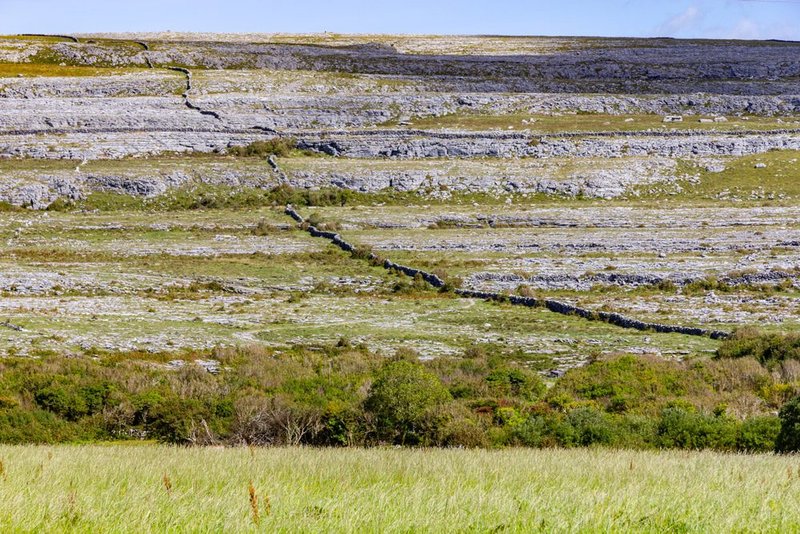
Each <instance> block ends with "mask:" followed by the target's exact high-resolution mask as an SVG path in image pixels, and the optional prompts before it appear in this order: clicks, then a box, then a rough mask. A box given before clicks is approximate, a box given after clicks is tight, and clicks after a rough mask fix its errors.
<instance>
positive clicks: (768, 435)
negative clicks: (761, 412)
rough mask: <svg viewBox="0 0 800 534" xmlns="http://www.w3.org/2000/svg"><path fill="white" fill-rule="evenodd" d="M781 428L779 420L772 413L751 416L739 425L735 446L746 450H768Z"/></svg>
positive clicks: (772, 447) (773, 445) (773, 443)
mask: <svg viewBox="0 0 800 534" xmlns="http://www.w3.org/2000/svg"><path fill="white" fill-rule="evenodd" d="M780 430H781V420H780V419H779V418H777V417H775V416H772V415H766V416H760V417H751V418H749V419H746V420H745V421H744V422H742V424H741V425H740V426H739V432H738V434H737V436H736V448H737V449H738V450H740V451H747V452H769V451H772V450H774V449H775V440H776V439H777V437H778V433H779V432H780Z"/></svg>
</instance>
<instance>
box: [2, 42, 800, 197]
mask: <svg viewBox="0 0 800 534" xmlns="http://www.w3.org/2000/svg"><path fill="white" fill-rule="evenodd" d="M798 58H800V45H798V44H795V43H783V42H717V41H676V40H671V39H655V40H641V39H576V38H563V39H556V38H497V37H456V38H450V39H443V38H436V37H430V38H428V37H392V36H362V37H351V36H338V35H327V34H325V35H311V36H287V35H256V36H246V37H243V36H223V35H179V34H154V35H102V36H101V35H92V36H90V35H86V36H62V37H45V36H16V37H13V36H10V37H4V38H2V39H0V99H1V100H2V106H0V157H2V158H8V159H10V160H11V161H16V160H18V159H20V158H34V159H41V160H72V161H74V165H70V166H69V167H68V170H64V169H60V170H58V171H57V172H47V173H31V172H28V171H27V170H25V169H18V168H15V166H14V165H5V167H4V168H3V174H4V180H3V182H4V183H3V187H2V188H0V189H2V190H1V191H0V199H2V200H4V201H6V202H10V203H12V204H16V205H26V206H32V207H36V208H42V207H46V206H47V205H49V204H50V203H51V202H53V201H54V200H56V199H57V198H60V197H66V198H71V199H75V198H81V197H83V196H85V195H86V194H88V193H90V192H91V191H96V190H114V191H118V192H123V193H130V194H132V195H144V196H148V195H157V194H160V193H163V192H164V191H166V190H168V189H170V188H173V187H175V186H186V185H187V184H189V183H205V184H208V183H217V182H218V183H222V184H231V183H233V184H235V185H246V186H256V187H273V186H274V185H276V184H278V183H286V184H288V185H291V186H296V187H312V188H317V187H326V186H334V187H345V188H348V187H352V188H356V189H359V190H364V191H376V190H381V189H386V188H395V187H399V188H401V189H403V190H409V189H423V188H429V187H434V188H439V187H440V186H446V187H453V186H455V187H456V188H458V187H459V184H461V185H463V184H468V187H467V188H468V189H469V190H471V191H481V190H483V191H504V190H512V191H523V192H530V193H537V194H538V193H545V194H558V195H577V194H580V195H589V196H599V197H613V196H619V195H621V194H624V193H626V192H630V191H631V190H632V189H631V188H632V187H633V186H635V185H637V184H648V183H653V182H654V181H655V182H665V183H669V182H671V181H675V180H680V179H686V178H691V176H692V173H688V174H687V173H686V172H685V165H678V163H680V162H682V161H684V160H689V161H691V162H692V163H693V164H696V165H699V166H700V168H704V169H705V168H710V169H724V168H725V166H726V163H725V161H724V160H725V158H730V157H741V156H747V155H754V154H756V155H757V154H765V153H767V152H769V151H773V150H797V149H800V122H798V117H800V90H798V85H797V81H798V77H800V59H798ZM665 121H667V122H665ZM276 136H280V137H286V138H292V139H293V140H296V142H297V146H298V147H299V148H301V149H306V150H310V151H314V152H318V153H320V154H324V155H327V156H333V157H335V158H336V160H334V161H333V162H331V163H329V164H327V165H326V166H324V169H322V168H321V167H320V166H319V165H312V166H311V167H303V168H298V169H295V172H289V173H287V174H283V175H278V174H275V173H273V172H272V170H273V169H271V168H270V167H268V166H267V165H266V164H262V165H261V166H260V167H259V166H254V168H251V169H248V170H247V171H243V170H242V169H241V168H237V167H236V165H234V163H233V162H231V161H229V160H227V159H225V158H222V157H219V158H218V159H219V161H216V162H215V165H216V171H217V172H214V173H209V172H207V171H206V170H203V169H201V170H199V171H198V172H196V173H188V174H187V173H185V172H184V173H183V174H180V173H179V174H180V177H179V178H176V175H175V172H174V170H173V171H169V172H166V173H165V172H154V171H153V167H152V166H151V165H138V164H132V165H131V166H130V168H128V169H126V172H124V173H123V172H115V173H107V172H106V173H96V172H92V171H90V169H91V165H89V166H85V167H84V165H85V164H86V163H87V162H94V161H101V162H102V161H105V160H114V159H120V158H131V157H133V158H143V157H148V158H154V157H155V158H158V157H162V156H163V155H165V154H172V153H210V154H217V155H221V154H224V153H225V152H226V151H228V150H229V149H230V148H231V147H233V146H244V145H248V144H250V143H253V142H256V141H260V140H267V139H271V138H274V137H276ZM442 158H446V159H448V160H451V161H452V160H464V159H468V160H475V159H476V158H477V159H484V158H491V159H493V160H499V161H503V162H504V165H503V168H497V167H496V166H495V167H494V168H492V169H484V171H485V172H487V173H488V174H484V175H480V173H478V174H479V175H478V176H475V170H474V169H472V173H471V174H470V173H456V175H455V176H453V175H449V176H445V177H442V176H441V171H438V172H434V173H425V174H420V173H419V172H418V171H416V170H415V169H416V168H418V167H419V166H420V165H424V162H425V161H427V160H432V159H436V160H439V159H442ZM558 158H571V159H577V160H581V159H584V160H590V159H591V163H590V164H587V165H584V166H583V167H584V169H583V170H582V169H581V168H580V167H581V165H578V167H579V168H578V169H577V170H575V171H574V172H571V173H570V172H567V173H564V172H563V169H562V167H563V166H559V165H557V164H553V165H550V164H548V162H549V161H552V160H553V159H558ZM626 158H639V159H640V160H641V159H642V158H644V159H647V158H658V159H656V160H654V161H659V162H660V163H659V164H658V169H656V170H654V169H651V168H647V166H646V165H644V166H643V165H641V164H638V163H636V164H633V165H630V166H629V165H624V164H623V165H620V164H619V162H620V161H624V160H625V159H626ZM376 159H377V160H407V161H408V164H409V168H408V169H402V168H398V167H397V166H395V167H393V169H392V171H391V172H389V173H387V171H386V170H385V169H376V166H375V165H373V164H369V162H368V161H367V160H369V161H372V160H376ZM352 160H365V162H364V163H365V164H364V165H360V164H359V163H358V161H355V162H354V161H352ZM336 161H340V162H341V164H337V163H336ZM528 161H536V162H539V163H538V164H537V165H536V166H535V167H537V168H536V169H533V168H532V167H531V165H529V164H528V163H526V162H528ZM295 167H297V166H295ZM301 167H302V166H301ZM588 167H591V172H589V171H587V170H586V168H588ZM220 168H224V169H225V170H224V172H221V173H220V172H218V171H219V170H220ZM253 174H255V175H258V176H259V179H258V180H256V181H254V180H252V179H250V178H248V177H249V176H252V175H253ZM220 176H221V177H220ZM142 184H146V185H142Z"/></svg>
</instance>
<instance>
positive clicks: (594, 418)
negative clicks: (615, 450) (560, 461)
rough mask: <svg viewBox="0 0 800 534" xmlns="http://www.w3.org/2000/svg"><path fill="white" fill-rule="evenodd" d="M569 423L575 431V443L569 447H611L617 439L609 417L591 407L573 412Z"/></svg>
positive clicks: (568, 417) (573, 434)
mask: <svg viewBox="0 0 800 534" xmlns="http://www.w3.org/2000/svg"><path fill="white" fill-rule="evenodd" d="M567 422H568V423H569V425H570V426H571V427H572V429H573V432H572V439H573V441H572V443H569V444H568V445H579V446H581V447H588V446H591V445H610V444H612V443H613V442H614V440H615V438H616V433H617V431H616V429H615V428H614V425H613V424H612V423H611V421H610V420H609V417H608V416H607V415H606V414H604V413H602V412H600V411H598V410H595V409H594V408H591V407H583V408H577V409H575V410H572V411H571V412H570V413H569V415H568V416H567Z"/></svg>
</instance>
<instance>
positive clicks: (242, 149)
mask: <svg viewBox="0 0 800 534" xmlns="http://www.w3.org/2000/svg"><path fill="white" fill-rule="evenodd" d="M296 148H297V141H296V140H295V139H292V138H288V137H275V138H274V139H268V140H266V141H254V142H252V143H250V144H249V145H246V146H234V147H230V148H229V149H228V154H230V155H231V156H236V157H238V158H268V157H269V156H279V157H286V156H288V155H290V154H291V153H292V151H293V150H295V149H296Z"/></svg>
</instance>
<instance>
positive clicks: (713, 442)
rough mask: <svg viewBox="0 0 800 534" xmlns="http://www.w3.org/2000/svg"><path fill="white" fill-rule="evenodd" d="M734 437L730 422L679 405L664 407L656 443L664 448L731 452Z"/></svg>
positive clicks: (725, 418)
mask: <svg viewBox="0 0 800 534" xmlns="http://www.w3.org/2000/svg"><path fill="white" fill-rule="evenodd" d="M736 437H737V426H736V422H735V421H733V420H732V419H729V418H727V417H725V416H724V415H723V416H711V415H705V414H702V413H699V412H697V411H696V410H693V409H687V408H686V407H681V406H671V407H667V408H665V409H664V411H663V412H662V414H661V420H660V422H659V425H658V444H659V445H660V446H662V447H665V448H681V449H708V448H713V449H719V450H733V449H735V448H736Z"/></svg>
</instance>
